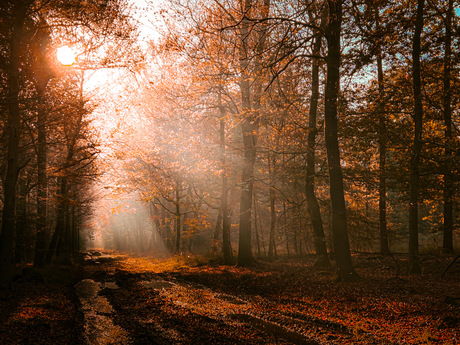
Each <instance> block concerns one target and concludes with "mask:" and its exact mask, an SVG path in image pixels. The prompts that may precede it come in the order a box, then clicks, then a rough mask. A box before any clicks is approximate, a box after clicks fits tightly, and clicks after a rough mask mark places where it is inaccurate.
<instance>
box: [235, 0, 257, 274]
mask: <svg viewBox="0 0 460 345" xmlns="http://www.w3.org/2000/svg"><path fill="white" fill-rule="evenodd" d="M251 6H252V2H251V1H250V0H245V2H244V7H243V8H242V13H243V14H244V16H243V19H242V21H241V27H240V32H239V36H240V72H241V80H240V90H241V108H242V110H241V111H242V116H243V117H244V118H243V121H242V124H241V129H242V132H243V172H242V176H241V197H240V224H239V242H238V265H239V266H248V265H251V264H252V262H253V261H254V258H253V256H252V248H251V207H252V187H253V184H254V164H255V160H256V140H257V136H256V131H257V129H258V125H256V121H255V118H254V114H252V109H251V90H250V76H249V47H248V40H249V37H248V35H249V25H250V23H249V19H248V18H247V12H248V11H249V9H250V8H251Z"/></svg>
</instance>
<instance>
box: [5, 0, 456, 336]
mask: <svg viewBox="0 0 460 345" xmlns="http://www.w3.org/2000/svg"><path fill="white" fill-rule="evenodd" d="M459 17H460V3H459V2H458V1H457V0H442V1H441V0H398V1H396V0H374V1H369V0H286V1H273V0H162V1H155V0H84V1H80V0H14V1H13V0H5V1H2V2H1V3H0V19H1V21H0V178H1V182H2V183H1V186H0V209H1V228H0V229H1V232H0V291H2V293H1V294H0V303H3V302H4V303H9V302H8V301H9V300H10V299H9V297H11V293H12V292H11V291H12V290H11V289H13V291H14V286H16V285H15V284H18V281H24V279H25V280H27V281H28V280H30V279H29V278H31V280H34V277H35V278H36V280H37V281H39V282H42V281H43V280H44V281H45V282H46V280H47V279H48V278H47V277H48V276H47V274H49V272H50V271H52V270H58V271H59V270H61V269H64V268H66V269H64V271H66V270H67V271H68V270H69V269H70V270H74V271H75V272H80V273H81V272H83V271H85V272H87V274H89V276H90V275H91V274H92V279H95V278H94V277H98V274H99V275H103V274H108V273H107V272H109V271H110V270H115V272H118V273H120V272H121V271H119V270H123V269H126V270H128V271H129V270H131V273H132V274H134V273H133V272H134V271H136V270H137V271H136V272H137V273H136V274H146V273H145V268H142V269H141V268H139V267H140V266H142V265H146V264H145V262H144V261H142V260H143V259H139V258H147V257H148V258H150V260H161V259H163V260H165V262H170V261H168V260H172V259H171V258H175V259H174V260H176V263H175V264H172V263H171V265H172V267H173V270H175V269H176V268H177V266H176V265H179V264H178V262H179V263H180V262H182V260H185V261H186V262H187V265H189V264H190V262H193V260H194V259H192V258H196V260H197V261H200V260H203V261H205V262H206V264H204V263H202V262H201V261H200V263H196V262H195V266H196V267H200V266H201V265H204V266H206V270H212V267H214V268H215V267H217V266H213V265H218V267H223V268H222V270H224V271H225V272H226V273H225V274H228V275H230V274H237V273H238V274H242V275H243V276H244V275H245V274H254V275H255V276H258V277H259V278H257V279H256V278H254V279H255V280H254V282H255V281H257V284H259V283H260V284H261V285H260V286H259V288H260V294H261V295H263V294H264V292H263V291H265V292H266V293H267V294H268V293H269V292H268V290H264V289H269V288H268V287H266V286H265V285H264V283H263V282H262V281H261V280H259V279H262V278H260V277H265V275H264V274H265V273H266V274H269V273H268V272H271V273H273V272H276V274H278V275H280V276H281V275H283V274H285V273H286V272H289V271H290V270H294V267H293V266H292V265H294V266H295V265H297V264H299V263H301V264H302V265H304V266H305V267H304V269H303V271H302V270H300V269H299V270H300V272H303V273H299V272H297V271H295V272H297V273H295V274H299V275H300V276H304V275H305V276H308V278H305V279H307V280H313V281H314V280H315V279H313V278H312V277H313V276H315V277H317V278H318V281H324V279H326V278H325V277H323V276H321V274H320V276H317V274H319V273H318V272H323V273H324V272H327V276H328V278H327V279H330V281H329V280H327V281H328V283H327V284H330V282H334V283H335V284H349V283H356V284H366V283H365V282H366V281H369V275H371V276H372V275H373V274H374V272H371V271H372V269H371V270H370V271H366V270H363V269H362V267H363V265H364V266H365V264H363V262H364V261H366V260H367V261H366V262H367V263H369V262H370V261H372V260H374V259H375V260H376V262H375V268H377V267H380V266H379V264H382V265H384V266H385V265H386V266H387V267H389V266H391V267H392V269H394V271H393V272H396V273H395V274H394V275H393V276H394V277H393V278H391V279H396V282H397V281H398V280H400V279H401V281H402V282H401V281H400V283H401V284H403V285H404V284H406V283H407V284H408V282H412V279H415V280H417V281H418V284H419V283H420V281H419V280H420V279H422V280H423V279H424V275H426V274H438V276H437V278H436V277H434V276H433V277H434V278H433V277H431V276H430V277H431V278H433V279H434V281H436V279H438V278H439V276H440V274H441V273H442V276H443V277H448V278H447V279H451V280H450V282H451V285H449V288H448V292H444V293H442V292H440V295H439V296H442V297H439V298H451V300H450V301H453V302H452V303H453V304H452V305H454V307H453V308H454V315H456V316H445V315H444V316H443V319H442V320H444V321H445V320H446V318H448V317H449V318H452V319H453V320H454V321H452V322H453V323H452V322H451V323H449V322H450V321H449V320H451V319H449V318H448V319H447V320H448V321H449V322H447V321H446V322H447V323H448V324H449V325H450V324H453V325H454V326H458V324H459V322H460V321H459V317H458V303H459V298H460V295H458V293H459V292H458V285H457V288H456V289H455V288H454V287H453V286H454V285H455V284H458V281H459V280H458V278H459V275H458V265H459V263H460V260H458V259H459V256H458V254H456V253H458V248H459V245H460V231H459V225H460V209H459V201H460V195H459V193H458V188H459V180H460V169H459V168H460V73H459V70H460V20H459ZM105 255H107V257H105ZM98 256H102V258H105V259H106V261H107V262H106V261H104V260H102V261H99V260H98V259H97V257H98ZM84 257H85V258H86V259H85V262H87V263H88V262H90V263H92V264H94V262H95V261H96V262H97V263H98V264H100V263H102V264H103V265H107V267H106V266H104V267H105V268H104V269H105V271H104V272H105V273H101V272H102V271H103V270H101V271H100V272H99V271H97V269H96V268H92V269H89V271H87V270H86V269H84V268H82V266H81V265H83V266H84V264H82V262H83V258H84ZM135 258H137V259H135ZM372 258H374V259H372ZM427 258H429V259H427ZM112 260H114V262H119V263H117V264H114V263H113V265H115V266H116V267H117V268H116V269H115V268H114V267H115V266H111V265H112ZM130 260H141V261H139V262H138V261H136V263H133V262H132V261H130ZM363 260H364V261H363ZM377 261H378V262H377ZM433 262H437V264H438V265H439V266H437V267H436V268H434V266H433V265H432V263H433ZM141 263H142V265H141ZM210 263H212V264H210ZM157 264H158V265H160V266H161V265H166V263H163V264H161V263H157ZM123 265H124V266H123ZM148 265H151V263H150V264H148ZM187 265H186V266H187ZM191 265H192V266H193V267H195V266H194V265H193V264H191ZM208 265H211V266H208ZM261 265H262V266H261ZM264 265H268V266H264ZM388 265H389V266H388ZM430 265H431V266H430ZM101 267H102V266H101ZM126 267H129V268H126ZM149 267H150V266H149ZM155 267H156V266H155ZM187 267H188V266H187ZM193 267H192V268H190V267H189V268H187V273H186V274H185V273H184V276H181V278H180V279H185V280H186V281H190V280H192V281H199V282H200V283H201V284H205V285H206V283H205V281H206V282H207V283H208V284H211V285H212V286H213V287H214V288H216V289H222V291H223V290H225V287H224V286H220V285H219V287H217V285H216V284H220V283H217V280H216V281H214V280H213V279H214V278H213V279H211V278H209V280H208V278H206V277H208V275H209V277H210V276H213V275H214V274H217V273H216V271H212V273H210V272H209V271H206V270H203V272H202V273H203V275H200V274H199V272H195V271H194V269H195V268H196V267H195V268H193ZM283 267H285V269H286V272H283ZM295 267H297V266H295ZM366 267H367V266H366ZM369 267H373V266H372V265H370V266H369ZM139 269H140V270H141V271H139ZM156 269H157V268H156ZM184 269H185V268H184ZM272 269H273V270H274V271H273V270H272ZM91 270H93V271H91ZM152 270H154V269H152ZM157 270H160V269H157ZM227 270H229V271H227ZM244 270H249V271H247V272H246V271H244ZM252 270H256V271H257V274H256V273H254V272H256V271H252ZM96 271H97V272H99V273H97V272H96ZM307 271H308V272H311V274H306V273H305V272H307ZM21 272H22V273H21ZM47 272H48V273H47ZM88 272H89V273H88ZM149 272H150V274H153V273H152V272H153V271H149ZM161 272H163V273H161V274H165V273H164V272H165V269H161ZM174 272H176V271H174ZM229 272H232V273H229ZM235 272H237V273H235ZM244 272H246V273H244ZM248 272H252V273H248ZM264 272H265V273H264ZM80 273H79V274H80ZM90 273H91V274H90ZM125 273H126V272H125ZM271 273H270V274H271ZM116 274H117V273H116ZM126 274H127V273H126ZM168 274H169V273H168ZM174 274H177V272H176V273H174ZM219 274H223V273H222V272H221V271H219ZM273 274H274V273H273ZM286 274H287V273H286ZM292 274H293V275H294V273H292ZM449 274H450V276H449ZM401 275H403V276H404V278H401V277H400V276H401ZM89 276H88V277H89ZM185 276H186V277H185ZM223 276H225V275H223ZM79 277H80V278H84V277H85V273H81V275H79ZM129 277H130V276H129ZM129 277H128V278H129ZM174 277H175V278H174V279H179V278H178V277H176V276H174ZM213 277H214V276H213ZM232 277H233V278H235V276H232ZM283 277H284V278H283V279H285V281H286V282H287V283H286V284H288V285H289V284H294V285H295V284H297V283H296V282H295V281H294V280H293V279H291V278H292V277H291V276H289V275H286V276H283ZM119 278H120V277H119ZM124 278H126V277H124ZM128 278H126V279H128ZM131 278H132V277H131ZM131 278H130V279H131ZM386 278H388V277H386ZM386 278H385V279H386ZM425 278H426V279H428V278H427V277H425ZM431 278H430V279H431ZM104 279H106V278H104ZM107 279H108V278H107ZM117 279H118V278H117ZM139 279H140V278H139ZM171 279H172V278H171ZM263 279H265V278H263ZM382 279H383V278H382ZM95 280H96V281H97V279H95ZM119 280H120V281H122V280H123V279H122V278H120V279H119ZM119 280H116V281H117V283H119ZM128 280H129V279H128ZM243 280H244V279H243ZM428 280H429V279H428ZM428 280H427V281H428ZM363 281H364V282H363ZM229 282H230V283H229V284H230V286H231V284H237V285H238V284H242V285H241V286H242V287H241V289H242V290H241V291H245V293H247V289H250V286H251V285H244V284H245V283H244V282H243V281H239V280H238V283H237V282H236V281H232V280H229ZM166 283H167V284H172V283H171V281H169V280H168V281H167V282H165V283H164V284H166ZM72 284H73V283H72ZM136 284H139V281H137V282H136ZM162 284H163V283H162ZM167 284H166V285H167ZM174 284H176V283H174ZM254 284H255V285H256V283H254ZM271 284H275V285H276V284H277V283H276V282H275V283H274V282H271ZM312 284H313V283H312ZM433 284H435V283H433ZM446 284H447V283H446ZM452 284H454V285H452ZM166 285H164V286H166ZM255 285H254V286H255ZM72 286H73V285H72ZM136 286H137V285H136ZM238 286H240V285H238ZM289 286H290V287H291V288H292V286H293V285H289ZM327 286H329V285H327ZM346 286H347V287H349V286H350V285H346ZM439 286H440V285H439ZM12 287H13V288H12ZM130 288H132V287H130ZM193 289H195V287H194V286H191V287H190V291H194V290H193ZM270 289H272V288H270ZM331 289H332V287H331ZM446 289H447V288H446ZM236 290H238V289H236ZM256 290H257V288H255V287H254V291H256ZM136 291H137V290H136ZM155 291H156V290H155ZM219 291H221V290H219ZM238 291H239V290H238ZM289 291H290V290H289ZM293 291H295V289H294V288H293ZM328 291H329V290H328ZM347 291H348V290H347ZM350 291H355V292H350ZM350 291H349V293H350V294H353V293H356V290H350ZM445 291H447V290H445ZM106 293H107V294H109V297H110V294H117V293H118V292H117V291H115V290H113V291H112V292H110V293H108V292H106ZM226 293H228V291H227V292H226ZM241 293H242V292H241ZM270 293H271V290H270ZM283 293H284V292H281V291H275V292H273V294H274V295H277V296H278V295H282V294H283ZM286 293H287V292H286ZM293 293H294V292H293ZM374 293H377V294H378V292H375V291H374ZM433 293H434V292H433ZM133 294H134V292H133ZM287 295H289V293H287ZM2 296H3V297H2ZM5 296H6V297H5ZM8 296H9V297H8ZM178 296H179V295H178ZM112 297H113V296H112ZM117 298H121V300H123V298H122V297H120V296H119V297H117ZM126 298H127V297H126ZM177 298H179V297H177ZM210 298H211V297H210ZM213 298H214V297H213ZM293 298H294V297H293ZM329 298H333V297H329ZM114 300H116V299H115V298H114ZM2 301H3V302H2ZM246 302H247V303H249V302H248V301H247V300H246ZM127 303H128V304H129V302H127ZM181 303H182V302H181ZM183 303H186V302H183ZM190 303H192V302H190ZM193 303H197V302H196V301H194V302H193ZM193 303H192V304H193ZM219 303H220V302H219ZM251 303H252V304H251V306H252V307H251V308H253V309H254V308H256V307H255V306H254V305H255V304H254V303H255V302H254V301H252V302H251ZM81 304H82V305H83V307H84V305H85V304H84V303H83V302H81ZM448 304H449V303H448ZM449 305H450V304H449ZM450 306H451V305H450ZM5 308H6V307H5ZM120 308H121V307H120ZM261 308H262V307H261ZM120 310H121V309H120ZM254 310H255V309H254ZM117 312H119V311H117ZM191 312H193V313H195V312H197V311H195V310H192V311H191ZM197 313H198V312H197ZM120 315H121V314H120ZM206 315H207V316H206V317H209V315H208V314H206ZM235 315H236V316H235ZM248 315H249V314H244V313H243V312H238V313H237V312H235V314H232V315H231V316H229V318H231V319H232V320H233V321H232V322H236V323H238V322H243V323H249V324H252V325H253V326H254V327H256V328H257V327H259V326H260V327H259V328H263V329H264V331H267V329H269V330H271V331H269V333H270V332H271V333H270V334H272V335H273V334H275V335H274V337H275V338H276V339H278V338H280V339H283V341H284V342H287V343H304V342H305V343H311V344H314V342H313V340H312V342H308V341H307V340H305V339H307V338H305V339H304V338H302V339H300V340H299V338H298V334H297V333H295V334H294V333H293V332H291V331H287V330H285V329H284V328H283V330H281V329H278V328H276V327H282V326H276V327H275V326H273V325H271V326H267V325H266V324H261V323H260V322H262V321H260V322H259V321H255V320H253V319H249V316H248ZM251 315H252V314H251ZM449 315H450V314H449ZM120 317H121V316H120ZM251 317H253V316H251ZM309 317H312V316H311V315H310V316H309ZM315 317H316V316H315ZM259 319H260V320H262V319H263V320H265V321H263V322H268V321H267V320H266V318H264V317H261V318H258V319H257V320H259ZM315 320H316V319H315ZM444 321H443V322H444ZM171 322H172V321H171ZM229 322H230V321H229ZM315 322H316V321H315ZM446 322H444V323H446ZM313 323H314V322H313ZM261 325H262V326H263V327H262V326H261ZM329 326H330V325H329ZM329 326H327V327H329ZM129 327H133V326H132V323H131V326H129ZM165 327H166V326H165ZM210 327H211V326H210ZM283 327H284V326H283ZM334 327H335V326H333V327H332V328H334ZM344 327H345V326H344ZM347 327H348V326H347ZM446 327H447V326H446ZM291 328H292V327H291ZM339 328H340V327H339ZM447 328H448V327H447ZM454 328H455V327H454ZM0 330H2V328H1V327H0ZM208 331H209V330H206V331H203V332H205V333H206V332H208ZM3 332H4V331H0V342H1V336H2V334H3ZM133 332H134V333H135V332H136V330H133ZM178 332H179V331H178ZM228 332H229V333H232V332H234V331H231V330H229V331H228ZM286 332H287V333H286ZM353 332H354V331H353ZM353 332H351V333H353ZM351 333H350V334H351ZM149 334H150V333H149ZM353 334H354V333H353ZM449 334H450V333H449ZM138 336H139V335H138ZM443 336H444V337H445V334H444V335H443ZM456 336H459V335H458V334H457V335H456ZM165 337H166V336H165ZM222 337H224V336H222ZM254 337H255V338H254V339H256V338H257V337H256V336H255V335H254ZM334 337H336V338H334V339H339V340H337V343H346V342H344V341H343V339H342V340H340V339H341V338H340V337H339V338H337V336H336V335H334ZM439 337H440V338H437V339H438V340H439V339H444V340H443V341H445V342H443V343H446V344H449V343H450V342H449V341H452V344H453V343H455V340H453V339H454V336H452V338H450V339H449V341H447V340H446V339H448V338H442V336H439ZM128 338H129V337H128ZM160 338H161V337H160ZM160 338H155V339H156V340H152V339H150V340H145V339H143V340H142V339H141V340H139V339H138V340H135V341H134V342H132V341H128V340H126V341H125V342H123V341H121V340H119V342H118V343H139V344H143V343H155V344H156V343H159V344H163V343H168V341H171V339H169V338H168V339H169V340H167V339H166V338H167V337H166V338H164V339H163V338H161V339H160ZM120 339H124V338H123V337H121V338H120ZM136 339H137V338H136ZM219 339H220V338H219ZM222 339H223V338H222ZM222 339H220V340H215V342H209V343H221V342H223V343H225V342H224V341H223V340H222ZM257 339H258V338H257ZM315 339H316V338H315ZM334 339H333V340H334ZM379 339H380V338H379ZM433 339H435V336H432V340H433ZM176 340H177V339H176ZM208 340H209V339H208ZM329 340H330V339H329ZM10 341H12V340H10ZM136 341H138V342H136ZM144 341H146V342H144ZM200 341H203V339H201V340H200ZM200 341H199V342H200ZM245 341H247V339H246V340H244V339H240V340H238V341H237V340H235V339H234V343H245ZM315 341H318V342H317V343H322V342H321V341H319V340H315ZM324 341H326V342H325V343H327V341H328V339H327V338H326V340H324ZM350 341H351V342H349V343H358V342H357V341H353V340H350ZM360 341H362V342H360V343H363V344H366V343H381V342H380V341H379V340H375V339H374V340H372V341H375V342H371V340H369V339H367V338H366V339H365V340H362V339H361V340H360ZM395 341H396V340H395ZM430 341H431V340H430ZM78 343H79V342H75V344H78ZM89 343H91V344H93V343H94V344H98V343H100V342H99V341H94V342H91V341H89ZM109 343H111V342H109ZM114 343H116V342H114ZM171 343H188V342H187V341H184V340H183V339H182V340H181V341H176V342H175V341H172V342H171ZM190 343H194V342H190ZM195 343H196V342H195ZM203 343H207V342H206V341H204V342H203ZM247 343H252V342H250V341H248V342H247ZM253 343H264V341H263V337H262V338H261V339H259V340H257V341H256V340H254V342H253ZM269 343H283V342H278V341H277V340H276V341H275V340H273V342H269ZM390 343H391V342H390ZM419 343H428V342H423V341H422V342H419Z"/></svg>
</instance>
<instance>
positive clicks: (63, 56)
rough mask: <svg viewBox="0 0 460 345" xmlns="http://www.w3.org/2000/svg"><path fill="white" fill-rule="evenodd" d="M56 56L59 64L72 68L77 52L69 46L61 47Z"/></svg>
mask: <svg viewBox="0 0 460 345" xmlns="http://www.w3.org/2000/svg"><path fill="white" fill-rule="evenodd" d="M56 56H57V59H58V60H59V62H60V63H61V64H63V65H64V66H70V65H73V64H74V63H75V59H76V54H75V51H74V50H73V49H72V48H70V47H69V46H62V47H59V48H58V49H57V51H56Z"/></svg>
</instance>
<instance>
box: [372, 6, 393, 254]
mask: <svg viewBox="0 0 460 345" xmlns="http://www.w3.org/2000/svg"><path fill="white" fill-rule="evenodd" d="M374 11H375V22H376V26H377V32H379V31H380V17H379V8H378V5H375V8H374ZM375 44H376V48H377V79H378V85H379V100H378V105H377V112H378V118H379V126H378V137H379V139H378V140H379V142H378V145H379V236H380V252H381V253H389V252H390V248H389V246H388V230H387V183H386V152H387V137H386V133H385V132H386V129H385V127H386V126H385V84H384V75H383V59H382V52H381V47H380V41H379V40H377V42H376V43H375Z"/></svg>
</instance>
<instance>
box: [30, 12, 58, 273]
mask: <svg viewBox="0 0 460 345" xmlns="http://www.w3.org/2000/svg"><path fill="white" fill-rule="evenodd" d="M37 26H38V28H37V31H36V32H35V33H34V40H33V42H32V43H31V50H32V52H33V54H34V56H35V58H36V59H35V60H34V64H33V66H32V70H33V75H34V79H35V89H36V91H37V96H38V102H39V104H38V110H37V223H36V238H35V257H34V266H35V267H42V266H43V265H44V263H45V254H46V234H47V204H48V191H47V189H48V183H47V182H48V178H47V173H46V168H47V152H46V151H47V140H46V136H47V130H46V125H47V124H46V122H47V109H46V98H45V92H46V86H47V85H48V82H49V80H50V79H51V78H52V75H53V72H52V69H51V67H50V62H49V57H48V56H47V50H48V48H49V45H50V42H51V36H50V32H49V31H48V30H47V29H46V28H47V24H46V21H45V20H44V19H43V18H42V17H39V22H38V23H37Z"/></svg>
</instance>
